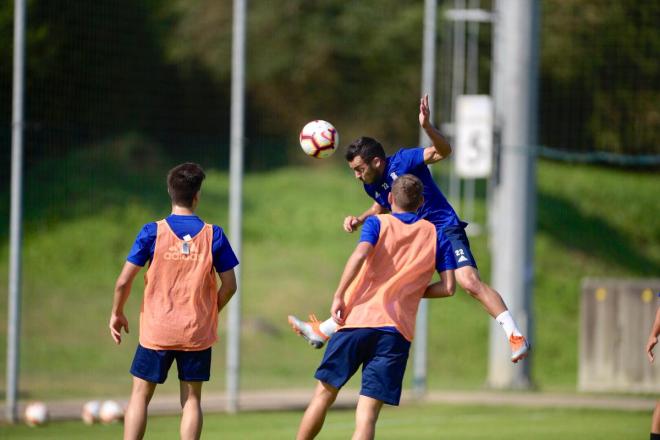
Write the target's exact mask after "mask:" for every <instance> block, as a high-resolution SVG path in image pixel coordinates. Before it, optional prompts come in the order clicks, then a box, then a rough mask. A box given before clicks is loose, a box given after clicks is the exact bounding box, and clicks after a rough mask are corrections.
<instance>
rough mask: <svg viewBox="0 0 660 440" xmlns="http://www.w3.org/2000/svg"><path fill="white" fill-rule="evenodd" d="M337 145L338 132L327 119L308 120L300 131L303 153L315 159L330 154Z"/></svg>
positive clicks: (323, 157)
mask: <svg viewBox="0 0 660 440" xmlns="http://www.w3.org/2000/svg"><path fill="white" fill-rule="evenodd" d="M338 145H339V134H338V133H337V130H336V129H335V127H334V126H333V125H332V124H331V123H329V122H328V121H322V120H320V119H317V120H315V121H311V122H308V123H307V124H306V125H305V126H304V127H303V129H302V130H301V131H300V147H301V148H302V149H303V151H304V152H305V154H307V155H308V156H312V157H314V158H316V159H325V158H326V157H330V156H332V154H333V153H334V152H335V150H336V149H337V146H338Z"/></svg>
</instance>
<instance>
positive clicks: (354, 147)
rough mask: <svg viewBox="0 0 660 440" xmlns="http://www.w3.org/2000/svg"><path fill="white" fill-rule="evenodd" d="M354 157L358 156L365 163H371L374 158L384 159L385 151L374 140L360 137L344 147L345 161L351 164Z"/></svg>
mask: <svg viewBox="0 0 660 440" xmlns="http://www.w3.org/2000/svg"><path fill="white" fill-rule="evenodd" d="M356 156H360V157H361V158H362V160H363V161H364V162H365V163H371V161H372V160H373V159H374V158H375V157H380V158H381V159H385V150H384V149H383V146H382V145H381V144H380V142H378V141H377V140H376V139H373V138H370V137H366V136H363V137H360V138H357V139H356V140H354V141H353V142H352V143H351V144H350V145H349V146H348V147H346V155H345V157H346V160H347V161H349V162H351V161H352V160H353V159H355V157H356Z"/></svg>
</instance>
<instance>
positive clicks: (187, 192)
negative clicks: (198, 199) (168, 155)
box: [167, 162, 206, 208]
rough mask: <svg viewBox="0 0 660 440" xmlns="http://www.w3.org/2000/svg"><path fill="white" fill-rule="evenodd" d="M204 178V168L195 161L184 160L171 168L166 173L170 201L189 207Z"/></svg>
mask: <svg viewBox="0 0 660 440" xmlns="http://www.w3.org/2000/svg"><path fill="white" fill-rule="evenodd" d="M205 178H206V174H204V170H203V169H202V167H201V166H199V165H198V164H196V163H192V162H186V163H182V164H180V165H177V166H175V167H174V168H172V169H171V170H170V171H169V172H168V173H167V192H168V193H169V194H170V198H171V199H172V202H173V203H174V204H175V205H178V206H184V207H186V208H191V207H192V205H193V199H194V198H195V195H196V194H197V192H199V189H200V188H201V187H202V182H203V181H204V179H205Z"/></svg>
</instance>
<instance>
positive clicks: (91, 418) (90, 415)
mask: <svg viewBox="0 0 660 440" xmlns="http://www.w3.org/2000/svg"><path fill="white" fill-rule="evenodd" d="M100 413H101V402H99V401H98V400H90V401H89V402H87V403H85V405H83V408H82V413H81V414H80V418H81V419H82V421H83V423H84V424H85V425H93V424H94V423H96V422H98V421H99V420H100Z"/></svg>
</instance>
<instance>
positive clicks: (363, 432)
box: [353, 395, 383, 440]
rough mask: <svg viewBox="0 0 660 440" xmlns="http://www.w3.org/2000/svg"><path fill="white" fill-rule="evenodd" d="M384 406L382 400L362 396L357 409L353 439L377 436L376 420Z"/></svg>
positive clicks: (367, 439) (365, 439) (361, 439)
mask: <svg viewBox="0 0 660 440" xmlns="http://www.w3.org/2000/svg"><path fill="white" fill-rule="evenodd" d="M382 407H383V401H382V400H377V399H374V398H373V397H367V396H362V395H361V396H360V398H359V399H358V404H357V408H356V410H355V432H354V433H353V440H371V439H373V438H375V437H376V422H377V421H378V415H379V414H380V410H381V408H382Z"/></svg>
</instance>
